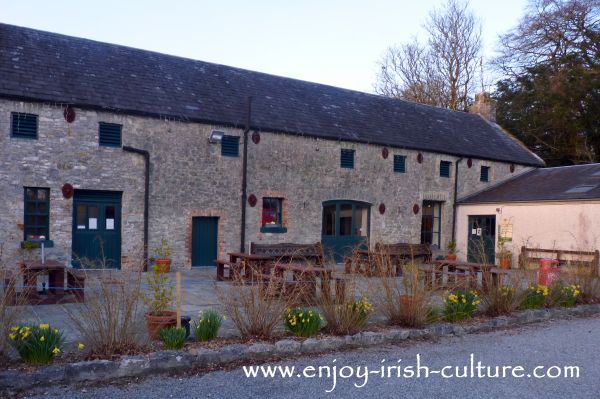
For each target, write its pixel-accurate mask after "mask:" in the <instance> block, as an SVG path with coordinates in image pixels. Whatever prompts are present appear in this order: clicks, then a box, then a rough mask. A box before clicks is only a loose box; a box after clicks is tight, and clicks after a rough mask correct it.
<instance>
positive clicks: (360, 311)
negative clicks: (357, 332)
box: [346, 297, 373, 327]
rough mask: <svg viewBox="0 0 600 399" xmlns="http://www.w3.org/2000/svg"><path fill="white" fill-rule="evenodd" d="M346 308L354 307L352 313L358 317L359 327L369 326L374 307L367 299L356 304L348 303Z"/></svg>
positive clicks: (363, 298)
mask: <svg viewBox="0 0 600 399" xmlns="http://www.w3.org/2000/svg"><path fill="white" fill-rule="evenodd" d="M346 306H350V307H352V312H353V313H354V314H355V316H356V324H357V326H359V327H364V326H365V325H366V324H367V320H368V318H369V315H370V314H371V313H372V312H373V305H371V303H370V302H369V301H368V299H367V297H362V298H360V299H359V300H358V301H355V302H348V303H347V304H346Z"/></svg>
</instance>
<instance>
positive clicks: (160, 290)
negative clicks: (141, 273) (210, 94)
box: [142, 265, 174, 316]
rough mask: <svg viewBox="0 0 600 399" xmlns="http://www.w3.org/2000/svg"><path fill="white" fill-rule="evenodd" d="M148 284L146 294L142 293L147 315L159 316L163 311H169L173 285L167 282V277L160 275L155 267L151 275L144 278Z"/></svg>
mask: <svg viewBox="0 0 600 399" xmlns="http://www.w3.org/2000/svg"><path fill="white" fill-rule="evenodd" d="M146 282H147V283H148V291H149V292H148V293H144V295H143V296H142V298H143V299H144V302H145V303H146V306H147V307H148V313H150V314H152V315H155V316H160V315H162V314H163V313H164V312H165V311H168V310H169V309H171V305H172V303H173V299H174V295H173V288H174V287H173V284H172V283H170V282H169V277H168V275H167V274H165V273H161V271H160V270H159V268H158V267H157V266H156V265H155V266H153V267H152V273H150V274H148V275H147V276H146Z"/></svg>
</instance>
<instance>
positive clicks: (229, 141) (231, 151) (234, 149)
mask: <svg viewBox="0 0 600 399" xmlns="http://www.w3.org/2000/svg"><path fill="white" fill-rule="evenodd" d="M221 155H222V156H224V157H239V156H240V138H239V137H238V136H227V135H224V136H223V138H222V139H221Z"/></svg>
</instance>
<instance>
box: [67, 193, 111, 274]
mask: <svg viewBox="0 0 600 399" xmlns="http://www.w3.org/2000/svg"><path fill="white" fill-rule="evenodd" d="M121 194H122V193H121V192H115V191H91V190H76V191H75V193H74V196H73V243H72V263H73V266H75V267H85V268H111V269H119V268H120V267H121Z"/></svg>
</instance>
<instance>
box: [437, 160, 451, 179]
mask: <svg viewBox="0 0 600 399" xmlns="http://www.w3.org/2000/svg"><path fill="white" fill-rule="evenodd" d="M451 165H452V162H448V161H440V177H450V166H451Z"/></svg>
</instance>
